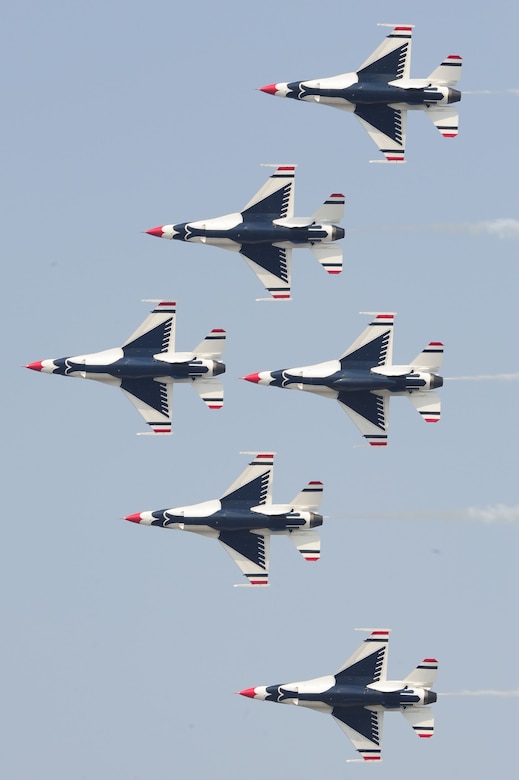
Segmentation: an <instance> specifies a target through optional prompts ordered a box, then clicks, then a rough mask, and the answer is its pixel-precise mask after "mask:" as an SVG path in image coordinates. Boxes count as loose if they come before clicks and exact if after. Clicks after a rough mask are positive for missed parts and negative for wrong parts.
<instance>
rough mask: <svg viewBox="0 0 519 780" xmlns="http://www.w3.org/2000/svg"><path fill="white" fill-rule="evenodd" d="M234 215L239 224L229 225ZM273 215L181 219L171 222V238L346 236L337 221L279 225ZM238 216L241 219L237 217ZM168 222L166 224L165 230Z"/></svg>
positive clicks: (240, 240) (278, 240)
mask: <svg viewBox="0 0 519 780" xmlns="http://www.w3.org/2000/svg"><path fill="white" fill-rule="evenodd" d="M233 217H235V218H236V219H235V221H236V222H237V224H235V225H233V226H231V227H226V226H224V225H226V224H229V222H230V221H233V220H232V219H229V218H233ZM274 219H275V217H274V216H273V215H268V214H267V215H264V216H262V218H261V219H259V218H258V217H256V218H255V219H251V220H247V221H242V215H241V214H236V215H233V214H229V215H226V217H217V218H216V219H211V220H206V221H205V222H204V221H198V222H181V223H179V224H177V225H172V226H171V228H170V230H171V233H172V235H171V238H173V239H175V240H177V241H192V242H200V243H207V244H220V243H223V242H229V241H230V242H232V243H234V244H239V245H241V246H243V245H244V244H299V245H305V244H306V245H308V244H310V245H312V244H315V243H319V242H330V241H338V240H340V239H342V238H344V234H345V232H344V228H342V227H339V226H338V225H317V224H310V225H304V226H300V227H292V226H291V227H288V226H286V225H276V224H275V223H274ZM238 220H239V221H238ZM166 227H167V226H164V228H163V230H165V228H166Z"/></svg>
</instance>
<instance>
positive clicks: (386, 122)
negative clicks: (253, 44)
mask: <svg viewBox="0 0 519 780" xmlns="http://www.w3.org/2000/svg"><path fill="white" fill-rule="evenodd" d="M384 26H390V25H384ZM412 32H413V25H410V24H399V25H395V27H393V29H392V30H391V32H390V33H389V35H388V36H387V37H386V38H384V40H383V41H382V43H381V44H380V46H378V48H377V49H375V51H374V52H373V54H372V55H371V56H370V57H368V59H367V60H366V61H365V62H363V63H362V65H361V66H360V68H359V69H358V70H357V71H354V72H352V73H342V74H341V75H339V76H331V77H329V78H322V79H314V80H311V81H292V82H289V83H287V82H284V83H279V84H268V85H267V86H265V87H260V91H261V92H266V93H267V94H270V95H277V96H278V97H287V98H293V99H294V100H304V101H307V102H310V103H322V104H323V105H325V106H332V107H334V108H340V109H341V110H342V111H352V112H353V113H354V114H355V116H356V117H357V118H358V119H359V120H360V122H361V124H362V126H363V127H364V128H365V130H367V132H368V133H369V136H370V138H371V139H372V140H373V141H374V142H375V144H376V145H377V147H378V149H379V150H380V151H381V152H382V154H383V155H384V158H385V160H376V161H375V162H384V161H385V162H393V163H394V162H404V161H405V160H404V158H405V144H406V124H407V112H408V111H411V110H418V109H420V110H422V111H424V113H425V114H426V115H427V116H428V117H429V119H430V120H431V122H432V123H433V124H434V126H435V127H437V128H438V130H439V131H440V133H441V134H442V135H443V137H444V138H454V137H455V136H457V135H458V124H459V121H458V114H457V112H456V111H455V110H453V109H452V108H451V107H450V106H451V104H452V103H457V102H458V101H460V100H461V92H460V91H459V90H457V89H455V86H456V84H457V82H458V80H459V79H460V77H461V57H460V56H459V55H457V54H450V55H449V56H448V57H446V58H445V59H444V60H443V62H442V63H441V65H439V66H438V67H437V68H435V70H433V71H432V73H431V74H430V75H429V76H427V78H425V79H412V78H411V77H410V70H411V37H412Z"/></svg>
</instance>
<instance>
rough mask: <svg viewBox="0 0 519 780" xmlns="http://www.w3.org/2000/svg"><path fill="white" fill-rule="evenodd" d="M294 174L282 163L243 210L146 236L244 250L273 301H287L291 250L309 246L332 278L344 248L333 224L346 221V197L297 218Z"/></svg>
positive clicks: (331, 199)
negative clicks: (313, 212)
mask: <svg viewBox="0 0 519 780" xmlns="http://www.w3.org/2000/svg"><path fill="white" fill-rule="evenodd" d="M294 174H295V166H294V165H279V166H278V167H277V168H276V170H275V172H274V173H273V174H272V176H270V178H269V179H268V180H267V181H266V183H265V184H264V185H263V187H262V188H261V189H260V190H259V192H257V193H256V195H254V197H253V198H251V200H250V201H249V202H248V203H247V205H246V206H245V207H244V208H243V210H242V211H241V212H236V213H234V214H226V215H225V216H223V217H216V218H215V219H206V220H204V219H202V220H199V221H198V222H182V223H180V224H178V225H162V226H160V227H156V228H151V230H147V231H146V233H149V234H150V235H152V236H157V237H158V238H169V239H175V240H177V241H188V242H191V243H201V244H212V245H213V246H219V247H221V248H222V249H229V250H231V251H233V252H240V254H241V255H242V256H243V257H244V259H245V260H246V262H247V264H248V265H249V267H250V268H251V269H252V270H253V271H254V273H255V274H256V276H257V277H258V278H259V280H260V281H261V283H262V284H263V285H264V286H265V288H266V289H267V290H268V292H269V293H270V295H271V296H272V299H274V300H289V299H290V264H291V259H292V249H294V248H298V247H309V248H310V249H311V250H312V252H313V253H314V255H315V256H316V258H317V259H318V260H319V262H320V263H321V265H322V266H323V268H324V269H325V270H326V271H328V273H329V274H339V273H340V272H341V271H342V249H341V248H340V247H338V246H337V245H335V244H334V243H333V242H334V241H337V240H338V239H341V238H344V229H343V228H342V227H338V226H337V225H334V224H333V223H334V222H340V221H341V220H342V218H343V215H344V195H340V194H333V195H330V197H329V198H328V199H327V200H325V202H324V204H323V205H322V206H321V207H320V208H318V209H317V211H316V212H315V214H313V215H312V216H311V217H294ZM272 299H268V300H272Z"/></svg>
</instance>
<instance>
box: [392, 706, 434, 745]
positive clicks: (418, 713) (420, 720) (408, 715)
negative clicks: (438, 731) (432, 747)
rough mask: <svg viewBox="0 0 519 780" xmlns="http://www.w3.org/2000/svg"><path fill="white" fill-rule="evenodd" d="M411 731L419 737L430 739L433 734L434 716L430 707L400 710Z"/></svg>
mask: <svg viewBox="0 0 519 780" xmlns="http://www.w3.org/2000/svg"><path fill="white" fill-rule="evenodd" d="M400 712H401V713H402V715H403V716H404V718H405V719H406V721H407V722H408V723H409V725H410V726H411V728H412V729H413V731H415V732H416V734H418V736H419V737H422V738H427V737H432V735H433V734H434V715H433V711H432V709H431V708H430V707H417V708H416V709H415V708H414V707H409V709H404V710H400Z"/></svg>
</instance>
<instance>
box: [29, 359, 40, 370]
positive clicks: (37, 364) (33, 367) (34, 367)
mask: <svg viewBox="0 0 519 780" xmlns="http://www.w3.org/2000/svg"><path fill="white" fill-rule="evenodd" d="M25 368H30V369H31V371H41V370H42V368H43V362H42V361H41V360H37V361H36V362H35V363H29V365H27V366H25Z"/></svg>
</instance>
